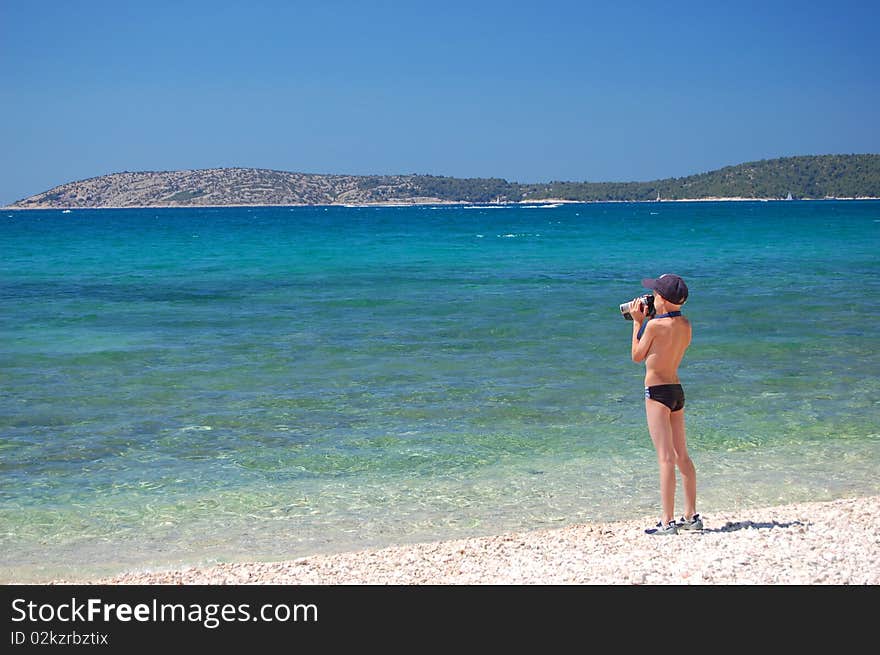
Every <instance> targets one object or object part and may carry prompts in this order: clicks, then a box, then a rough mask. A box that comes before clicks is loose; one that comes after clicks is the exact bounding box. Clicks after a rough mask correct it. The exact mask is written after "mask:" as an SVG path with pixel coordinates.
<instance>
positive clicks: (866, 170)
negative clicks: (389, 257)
mask: <svg viewBox="0 0 880 655" xmlns="http://www.w3.org/2000/svg"><path fill="white" fill-rule="evenodd" d="M788 194H791V196H792V198H796V199H797V198H826V197H838V198H839V197H846V198H858V197H872V198H880V155H818V156H805V157H784V158H780V159H769V160H762V161H759V162H749V163H746V164H739V165H737V166H728V167H725V168H722V169H719V170H716V171H711V172H708V173H701V174H699V175H691V176H688V177H682V178H667V179H664V180H655V181H652V182H549V183H541V184H518V183H515V182H508V181H507V180H503V179H500V178H454V177H441V176H434V175H367V176H357V175H316V174H307V173H289V172H285V171H274V170H266V169H258V168H212V169H207V170H189V171H164V172H139V173H129V172H124V173H113V174H111V175H102V176H101V177H93V178H90V179H88V180H81V181H78V182H69V183H67V184H62V185H61V186H57V187H55V188H54V189H50V190H48V191H45V192H44V193H39V194H37V195H34V196H31V197H29V198H25V199H24V200H19V201H18V202H16V203H13V204H12V205H10V207H12V208H17V209H43V208H63V207H73V208H83V207H144V206H163V207H193V206H210V205H332V204H369V203H432V202H520V201H524V200H528V201H534V200H542V199H562V200H572V201H605V200H655V199H656V198H657V196H658V195H659V196H660V197H661V198H662V199H666V200H677V199H700V198H714V197H739V198H786V197H788Z"/></svg>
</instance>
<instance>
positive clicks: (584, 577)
mask: <svg viewBox="0 0 880 655" xmlns="http://www.w3.org/2000/svg"><path fill="white" fill-rule="evenodd" d="M704 520H705V524H704V530H703V531H702V532H701V533H683V532H682V533H679V534H677V535H674V536H652V535H647V534H645V532H644V529H645V528H646V527H648V526H649V525H651V523H652V519H651V518H650V517H643V518H642V519H639V520H629V521H621V522H613V523H591V524H581V525H572V526H567V527H564V528H556V529H552V530H537V531H529V532H522V533H507V534H499V535H495V536H488V537H474V538H466V539H456V540H450V541H438V542H430V543H419V544H408V545H400V546H392V547H387V548H381V549H375V550H363V551H358V552H349V553H340V554H332V555H314V556H311V557H301V558H298V559H294V560H289V561H279V562H246V563H223V564H219V565H214V566H210V567H190V568H181V569H177V570H156V571H132V572H127V573H124V574H121V575H116V576H113V577H110V578H103V579H98V580H90V581H89V580H57V581H55V584H65V583H77V584H83V583H94V584H111V585H128V584H158V585H193V584H210V585H222V584H284V585H343V584H357V585H508V584H509V585H579V584H600V585H645V584H647V585H668V584H675V585H682V584H684V585H694V584H696V585H731V584H745V585H749V584H756V585H786V584H790V585H813V584H823V585H875V584H878V583H880V496H869V497H862V498H846V499H838V500H832V501H826V502H810V503H796V504H787V505H780V506H774V507H764V508H749V509H739V510H735V511H726V512H717V513H713V514H712V515H707V516H705V517H704Z"/></svg>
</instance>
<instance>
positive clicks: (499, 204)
mask: <svg viewBox="0 0 880 655" xmlns="http://www.w3.org/2000/svg"><path fill="white" fill-rule="evenodd" d="M849 200H859V201H865V200H880V197H872V196H864V197H852V198H849V197H841V198H836V197H828V198H797V199H792V200H787V199H785V198H741V197H730V198H722V197H718V198H668V199H667V198H661V199H660V200H566V199H563V198H542V199H540V200H522V201H518V202H457V201H452V200H439V199H438V200H434V201H430V202H428V201H420V202H408V201H404V200H401V201H397V202H394V201H389V202H367V203H330V204H318V203H316V204H310V203H285V204H278V205H272V204H269V205H267V204H264V203H258V204H220V205H183V204H180V205H174V204H165V205H118V206H117V205H102V206H85V207H83V206H75V205H58V206H53V207H13V206H7V207H0V211H58V210H68V209H69V210H70V211H74V210H95V209H223V208H234V207H247V208H258V207H291V208H294V207H351V208H371V207H376V208H379V207H430V206H436V205H449V206H452V205H456V206H457V205H460V206H463V207H479V206H487V207H517V206H524V205H525V206H530V205H531V206H533V205H559V204H564V205H601V204H609V203H614V204H622V203H639V204H661V203H670V202H828V201H831V202H835V201H849Z"/></svg>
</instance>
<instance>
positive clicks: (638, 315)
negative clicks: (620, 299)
mask: <svg viewBox="0 0 880 655" xmlns="http://www.w3.org/2000/svg"><path fill="white" fill-rule="evenodd" d="M629 313H630V315H631V316H632V317H633V320H634V321H636V322H638V323H641V322H642V321H643V320H644V319H645V303H643V302H642V299H641V298H635V299H634V300H632V301H631V302H630V303H629Z"/></svg>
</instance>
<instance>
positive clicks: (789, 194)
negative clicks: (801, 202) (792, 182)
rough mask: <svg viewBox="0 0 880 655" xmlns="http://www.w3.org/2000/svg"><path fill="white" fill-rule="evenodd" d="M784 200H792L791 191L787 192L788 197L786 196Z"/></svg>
mask: <svg viewBox="0 0 880 655" xmlns="http://www.w3.org/2000/svg"><path fill="white" fill-rule="evenodd" d="M786 200H793V198H792V197H791V191H789V192H788V197H787V198H786Z"/></svg>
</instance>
